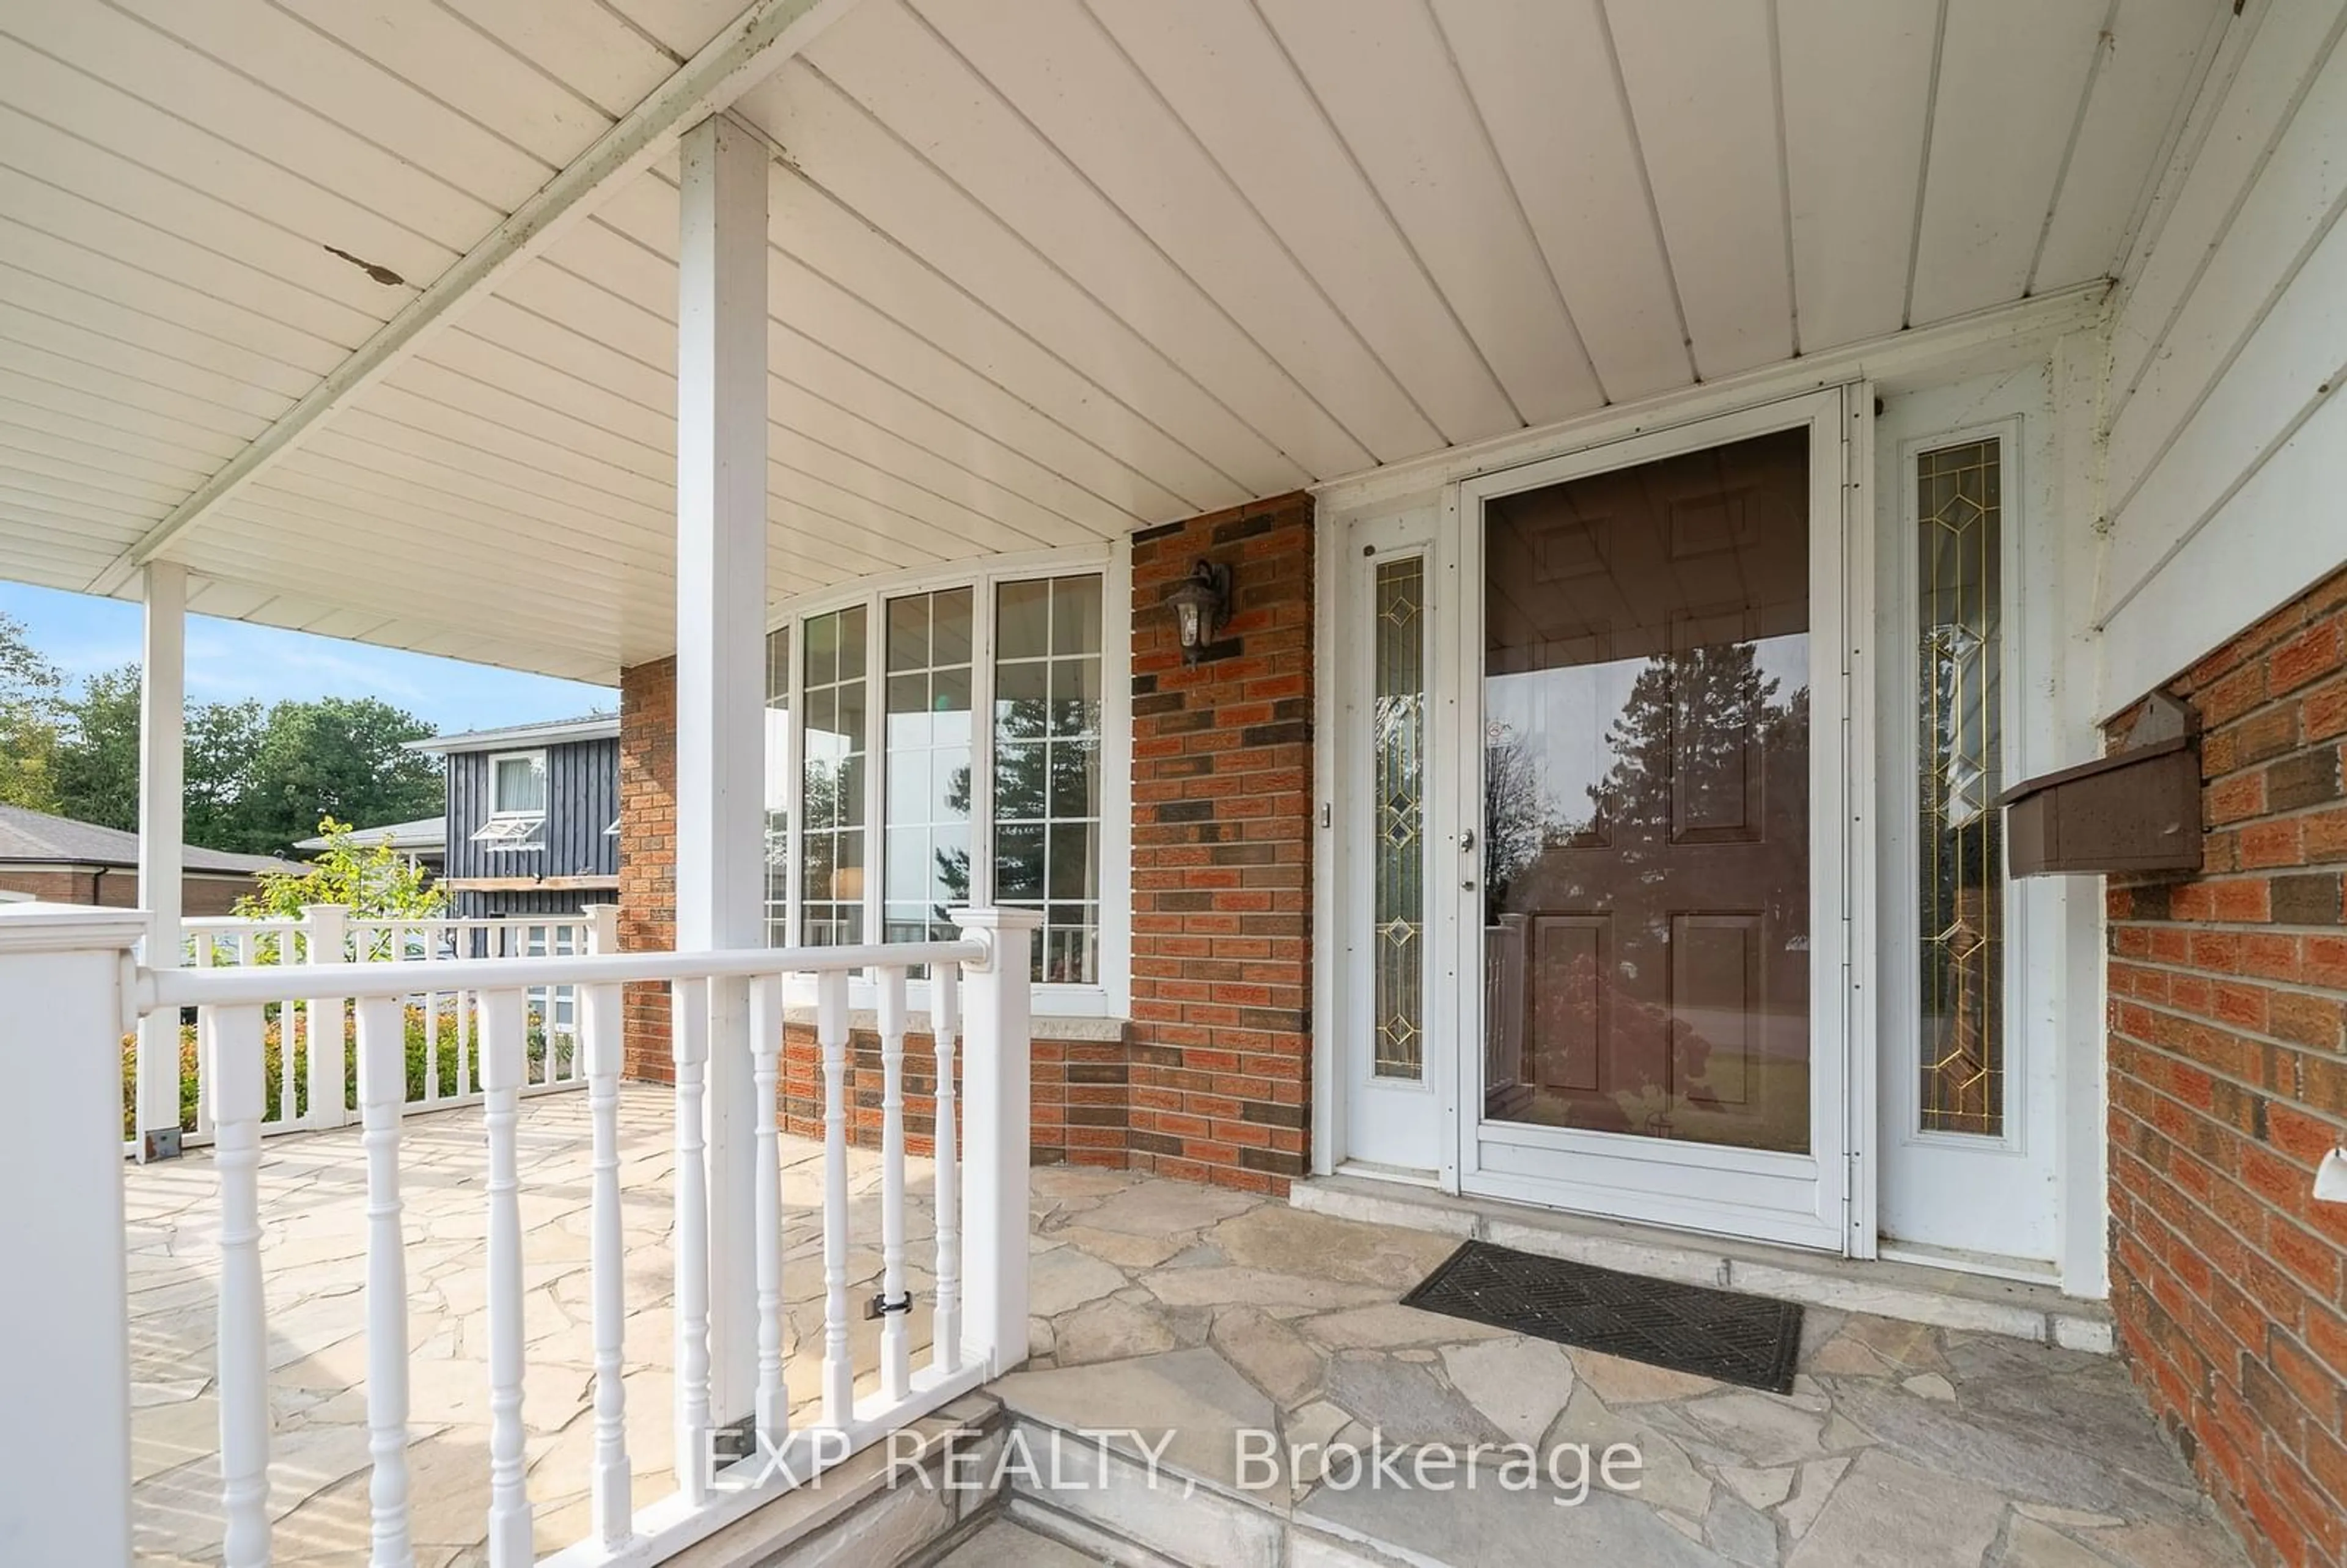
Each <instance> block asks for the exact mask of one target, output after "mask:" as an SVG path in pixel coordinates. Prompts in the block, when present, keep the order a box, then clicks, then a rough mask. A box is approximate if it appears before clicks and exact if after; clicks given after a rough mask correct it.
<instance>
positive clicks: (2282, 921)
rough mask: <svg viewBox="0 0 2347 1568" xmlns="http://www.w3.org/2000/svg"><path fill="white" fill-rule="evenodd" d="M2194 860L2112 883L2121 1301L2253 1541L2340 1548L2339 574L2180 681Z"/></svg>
mask: <svg viewBox="0 0 2347 1568" xmlns="http://www.w3.org/2000/svg"><path fill="white" fill-rule="evenodd" d="M2171 690H2173V691H2174V692H2176V693H2177V694H2178V695H2179V696H2181V697H2183V698H2185V699H2186V700H2187V701H2188V702H2193V703H2194V704H2195V706H2196V707H2198V710H2199V712H2200V713H2201V716H2202V722H2203V723H2205V724H2206V725H2207V726H2208V728H2207V733H2206V734H2205V735H2204V737H2203V741H2202V747H2201V771H2202V774H2203V775H2204V778H2205V781H2206V783H2205V785H2204V790H2203V794H2202V804H2203V818H2204V823H2205V826H2206V837H2205V839H2204V841H2203V842H2204V845H2205V855H2204V858H2203V864H2202V869H2201V871H2200V873H2199V875H2198V876H2194V877H2191V878H2189V879H2188V880H2184V881H2177V882H2158V883H2154V882H2132V883H2130V882H2126V881H2122V880H2118V879H2114V880H2113V882H2112V884H2111V886H2110V888H2109V891H2108V895H2107V896H2108V899H2109V911H2110V960H2109V963H2110V1144H2111V1148H2110V1196H2111V1275H2112V1280H2111V1286H2112V1305H2113V1307H2114V1308H2115V1309H2116V1313H2117V1317H2118V1328H2119V1340H2120V1345H2121V1348H2122V1350H2123V1352H2124V1353H2125V1354H2126V1356H2127V1358H2128V1361H2129V1362H2130V1364H2131V1365H2132V1366H2133V1368H2134V1369H2135V1371H2136V1374H2137V1381H2138V1382H2139V1383H2140V1384H2141V1385H2142V1387H2143V1389H2144V1392H2145V1395H2146V1396H2147V1398H2148V1399H2150V1401H2151V1404H2152V1408H2153V1409H2154V1410H2156V1411H2157V1413H2158V1415H2159V1417H2160V1419H2161V1421H2162V1423H2163V1424H2164V1425H2165V1426H2166V1427H2167V1428H2168V1430H2169V1431H2170V1432H2171V1433H2173V1434H2174V1435H2175V1437H2176V1439H2177V1441H2178V1444H2179V1445H2180V1446H2181V1448H2182V1449H2183V1450H2184V1452H2185V1454H2186V1455H2187V1457H2188V1458H2189V1459H2190V1460H2192V1462H2193V1465H2194V1467H2195V1468H2196V1469H2197V1470H2198V1471H2199V1474H2200V1477H2201V1479H2202V1480H2203V1481H2205V1482H2206V1483H2207V1485H2208V1487H2209V1491H2211V1493H2213V1494H2214V1495H2215V1497H2216V1498H2217V1501H2218V1502H2219V1505H2220V1506H2221V1507H2222V1508H2223V1509H2224V1511H2225V1512H2226V1513H2227V1515H2228V1516H2229V1518H2230V1519H2231V1520H2232V1522H2233V1523H2234V1524H2235V1526H2236V1527H2237V1528H2239V1530H2240V1531H2241V1532H2242V1534H2243V1535H2244V1537H2245V1538H2246V1539H2248V1541H2249V1542H2250V1547H2251V1550H2252V1553H2253V1554H2254V1555H2256V1556H2257V1557H2258V1558H2259V1559H2260V1561H2262V1562H2266V1563H2289V1564H2293V1565H2295V1564H2301V1563H2338V1562H2341V1561H2342V1550H2347V1426H2342V1421H2347V1294H2342V1292H2343V1291H2347V1275H2342V1254H2347V1206H2342V1205H2340V1204H2318V1203H2316V1202H2315V1201H2314V1198H2313V1195H2312V1188H2313V1183H2314V1167H2315V1164H2316V1163H2317V1162H2318V1161H2320V1160H2321V1157H2322V1154H2323V1152H2324V1151H2325V1150H2327V1149H2330V1148H2332V1146H2333V1145H2335V1144H2337V1143H2341V1142H2342V1141H2347V1054H2342V1042H2347V932H2342V930H2341V923H2340V909H2341V886H2340V877H2341V872H2342V865H2347V804H2341V764H2342V737H2347V573H2342V574H2341V575H2340V576H2338V577H2334V578H2333V579H2331V580H2330V581H2329V582H2327V583H2325V584H2323V585H2322V586H2321V587H2319V588H2317V589H2314V590H2313V591H2312V592H2311V593H2309V594H2308V595H2306V596H2305V597H2304V598H2303V599H2301V600H2299V601H2298V602H2296V603H2294V604H2292V605H2291V606H2289V607H2287V608H2286V609H2284V610H2280V611H2278V612H2276V613H2275V614H2273V615H2271V616H2269V617H2268V618H2267V619H2266V620H2263V621H2261V622H2260V623H2259V624H2258V625H2257V626H2255V627H2252V628H2251V629H2250V630H2248V631H2247V632H2245V633H2243V634H2242V635H2241V636H2240V637H2239V638H2238V639H2236V640H2235V641H2233V642H2232V643H2231V644H2229V646H2227V647H2225V648H2223V649H2221V650H2219V651H2218V652H2216V653H2214V654H2212V655H2210V656H2209V658H2207V659H2205V660H2203V661H2201V662H2200V663H2199V664H2198V665H2197V666H2195V667H2194V668H2193V669H2192V670H2191V671H2189V672H2188V674H2187V675H2186V676H2185V677H2184V678H2183V679H2182V680H2180V681H2178V682H2175V683H2174V685H2173V687H2172V688H2171Z"/></svg>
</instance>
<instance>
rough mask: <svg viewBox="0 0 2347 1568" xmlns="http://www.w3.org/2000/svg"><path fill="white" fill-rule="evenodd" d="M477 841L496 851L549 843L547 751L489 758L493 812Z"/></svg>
mask: <svg viewBox="0 0 2347 1568" xmlns="http://www.w3.org/2000/svg"><path fill="white" fill-rule="evenodd" d="M473 842H474V843H476V844H478V845H482V846H484V847H485V848H487V850H489V851H490V852H491V853H492V854H499V853H507V852H511V851H516V850H525V849H544V848H545V847H546V753H544V752H508V753H506V754H505V755H503V756H496V757H491V758H490V759H489V815H488V818H487V820H486V821H485V822H483V823H482V824H481V825H480V826H479V827H478V828H477V829H476V830H475V831H474V834H473Z"/></svg>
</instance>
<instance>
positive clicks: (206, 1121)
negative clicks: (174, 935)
mask: <svg viewBox="0 0 2347 1568" xmlns="http://www.w3.org/2000/svg"><path fill="white" fill-rule="evenodd" d="M195 941H196V960H195V962H194V963H193V964H192V965H190V968H199V969H212V968H219V967H220V938H219V937H218V935H216V934H215V933H212V932H210V931H204V932H200V933H198V934H197V936H196V938H195ZM173 1022H174V1024H176V1023H177V1022H178V1018H177V1015H174V1017H173ZM179 1039H180V1035H179V1030H178V1029H177V1028H174V1029H173V1030H172V1031H171V1041H172V1043H171V1049H172V1050H175V1051H176V1050H179ZM207 1054H209V1053H208V1052H207V1051H206V1050H205V1049H204V1045H203V1031H202V1029H201V1027H200V1026H199V1028H198V1030H197V1033H196V1132H197V1134H198V1135H199V1136H200V1137H207V1138H208V1137H210V1136H211V1131H212V1091H211V1084H210V1081H208V1080H207V1078H206V1076H205V1073H204V1058H205V1056H206V1055H207Z"/></svg>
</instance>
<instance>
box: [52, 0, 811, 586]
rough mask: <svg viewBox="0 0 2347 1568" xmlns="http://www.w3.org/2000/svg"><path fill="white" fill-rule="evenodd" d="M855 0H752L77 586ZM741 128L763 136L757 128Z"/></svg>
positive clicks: (369, 374)
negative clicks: (165, 513)
mask: <svg viewBox="0 0 2347 1568" xmlns="http://www.w3.org/2000/svg"><path fill="white" fill-rule="evenodd" d="M855 5H856V0H754V3H753V4H752V5H749V6H748V7H747V8H745V9H744V10H743V12H742V14H741V15H738V16H736V17H734V19H733V22H732V23H731V24H729V25H728V26H726V27H725V29H724V30H723V32H721V33H719V34H718V35H717V36H716V37H714V38H712V39H711V40H710V41H709V42H708V43H707V44H706V45H704V46H702V50H701V52H700V53H699V54H697V55H695V56H693V57H692V59H690V60H688V61H686V62H685V63H684V64H683V65H682V66H681V67H678V68H677V69H676V71H675V73H674V74H672V75H671V76H670V77H669V78H668V79H667V80H666V81H664V82H662V83H661V85H660V86H659V87H656V88H654V89H653V90H652V91H651V93H650V94H649V95H648V96H647V97H645V98H644V99H643V101H642V102H641V103H639V104H637V105H636V107H635V108H632V109H630V110H629V111H628V112H627V113H626V114H625V115H623V116H621V117H620V119H619V120H618V121H616V122H615V123H614V124H613V125H612V126H611V128H610V129H609V130H607V131H605V132H604V133H603V134H602V135H601V136H600V137H598V138H596V139H595V141H594V143H593V145H591V146H589V148H588V149H587V150H586V151H585V152H582V153H580V154H579V156H578V157H577V158H576V159H572V160H571V161H570V163H569V164H568V165H566V166H565V167H564V168H563V169H561V170H560V172H559V173H557V174H556V175H555V176H554V178H553V179H549V180H548V181H547V182H546V183H545V184H544V185H542V186H540V187H539V188H538V190H537V192H536V193H535V194H534V195H532V196H531V197H530V198H529V199H528V200H526V201H524V202H523V203H522V204H521V205H520V206H519V207H518V208H516V209H515V210H513V212H512V213H511V214H510V215H508V216H507V219H506V220H505V221H504V222H502V223H499V224H498V225H497V227H496V228H494V229H492V230H490V231H489V232H488V233H487V235H485V236H483V237H482V239H481V241H479V242H478V243H477V244H476V245H475V246H474V247H473V248H472V249H471V250H470V251H466V253H465V254H464V255H463V256H461V257H459V258H458V259H457V260H456V262H455V263H454V264H452V265H451V266H450V267H449V268H448V270H447V271H446V272H443V273H441V274H440V276H438V277H437V278H435V279H434V280H433V281H432V282H430V283H429V284H427V285H426V286H425V289H424V291H423V292H421V293H418V294H417V295H416V296H415V298H414V299H412V300H410V301H409V302H407V304H406V305H405V307H404V308H403V309H402V310H401V311H400V312H399V313H398V314H396V315H395V316H393V317H392V318H391V319H390V320H389V321H387V322H385V323H384V324H383V325H382V326H381V327H379V328H378V329H376V331H375V333H374V335H373V336H372V337H370V338H368V339H367V340H366V341H365V342H364V343H361V344H360V345H359V346H358V347H357V348H355V349H354V350H352V351H351V354H350V357H349V358H347V359H345V360H343V363H342V364H339V365H336V366H335V367H334V369H333V371H331V372H329V373H328V374H327V375H326V377H325V378H324V379H323V380H322V381H320V382H319V383H318V384H317V385H315V386H313V387H312V388H311V389H310V390H309V392H307V393H306V394H304V395H302V397H301V398H300V399H299V400H298V401H297V402H295V403H294V405H292V407H291V408H288V409H287V410H286V411H285V412H284V413H283V414H282V415H279V416H278V417H277V420H276V422H275V423H274V424H272V425H270V426H269V427H268V428H267V429H265V430H263V431H262V432H261V434H260V435H258V436H254V437H253V438H252V440H251V443H249V444H248V445H247V446H245V447H244V449H243V450H242V451H241V452H239V453H238V454H237V455H236V456H234V457H232V458H231V459H230V460H229V461H228V463H227V464H226V465H225V466H222V467H221V468H220V470H219V471H218V472H216V473H215V474H213V475H212V477H210V479H207V480H206V481H204V483H203V484H202V485H200V486H199V487H197V488H196V490H195V492H194V493H193V494H191V495H190V496H189V497H187V498H186V499H185V500H183V501H181V502H180V503H179V505H178V506H177V507H173V508H172V509H171V511H170V514H169V516H167V517H166V518H164V519H163V520H162V521H161V522H159V523H158V524H156V525H155V526H154V527H153V528H150V529H149V530H148V531H147V533H146V534H145V535H144V536H143V537H142V538H140V539H139V540H138V543H136V544H134V545H132V546H131V547H130V548H128V549H126V550H124V551H123V552H122V553H121V554H120V555H119V556H118V557H116V558H115V559H114V560H113V561H112V562H111V563H109V564H108V566H107V568H106V569H105V570H103V571H101V572H99V573H98V574H97V577H96V578H94V579H91V581H90V584H89V588H88V591H89V592H91V593H97V594H108V595H110V594H113V593H114V592H116V591H117V590H118V589H120V588H121V587H122V585H123V584H124V583H126V582H128V580H129V579H130V575H131V573H133V572H134V571H136V570H138V569H139V568H140V567H142V566H144V565H146V564H147V563H148V562H149V561H151V560H154V559H156V558H158V557H159V556H160V555H162V554H163V553H164V552H165V551H166V550H169V548H171V546H172V545H174V544H175V543H177V542H178V541H179V540H180V539H182V538H186V537H187V535H188V534H189V532H190V530H192V529H193V528H196V527H198V526H199V525H200V524H201V523H202V522H203V520H204V518H206V517H207V516H209V515H210V513H211V512H212V511H213V510H214V509H215V508H216V507H219V506H220V504H221V503H222V502H223V501H225V500H227V499H228V498H229V497H231V496H233V495H235V494H236V493H237V492H238V491H239V490H241V489H242V488H243V487H245V486H246V485H248V484H250V483H251V482H252V481H253V480H254V479H255V478H258V477H260V476H261V474H262V473H264V472H265V471H266V470H267V469H268V468H269V467H270V466H272V465H273V464H275V463H276V461H277V460H278V459H279V458H281V457H282V456H285V455H286V454H287V453H289V452H291V451H292V450H293V449H294V448H295V447H296V446H299V445H300V444H301V443H302V440H303V439H304V438H305V437H306V436H308V435H309V434H310V432H311V431H313V430H314V429H315V428H317V427H318V426H319V425H321V424H323V423H324V422H325V421H326V420H327V419H328V418H330V417H331V416H332V415H333V414H334V413H335V412H336V411H337V410H339V409H340V408H341V407H342V406H343V405H345V404H347V403H348V402H350V401H351V399H353V398H354V397H356V396H357V395H359V394H360V393H362V392H364V391H365V390H366V389H367V388H368V387H370V386H373V385H374V384H375V383H376V382H378V381H380V380H382V379H383V378H384V376H385V375H388V374H390V373H391V372H392V371H393V370H395V369H396V368H397V367H398V366H399V365H400V364H402V363H404V362H405V360H406V359H407V357H408V356H409V355H410V354H414V353H415V351H416V350H417V349H418V348H420V347H422V346H423V344H424V343H425V342H427V341H428V340H429V339H430V338H431V337H432V336H433V334H434V333H436V332H438V331H439V330H440V329H441V328H442V327H445V326H446V325H447V324H448V323H451V322H453V321H455V320H456V318H457V317H458V316H459V315H460V314H462V313H463V312H464V311H465V309H466V307H468V306H469V305H470V304H471V303H472V302H474V301H475V300H476V299H478V298H479V297H481V296H483V295H486V294H489V293H492V292H496V290H497V286H498V285H499V284H500V283H502V282H505V281H506V280H507V278H509V277H510V276H512V275H513V273H514V272H517V271H518V270H519V269H520V268H521V267H522V266H523V265H524V264H525V263H527V262H528V261H531V260H533V259H534V258H535V257H537V256H538V254H539V253H540V252H542V251H545V249H546V248H547V247H548V245H550V244H552V243H553V242H554V241H555V240H557V239H559V237H560V236H561V235H562V234H564V233H565V232H567V231H569V228H570V227H571V226H572V225H573V224H575V223H577V222H579V220H582V219H584V218H586V217H587V216H588V215H589V213H591V212H593V211H594V210H595V208H596V207H597V206H598V205H599V204H600V202H601V200H602V199H603V198H604V197H605V196H607V195H609V194H610V192H611V191H612V190H617V189H618V188H619V187H620V186H621V185H624V184H625V183H626V182H627V181H629V180H630V179H633V178H634V177H635V176H637V175H639V174H641V173H642V172H643V171H644V170H645V169H650V168H651V166H652V165H653V164H654V163H655V162H657V161H659V160H660V159H661V158H662V157H664V156H666V154H667V153H668V152H669V151H670V150H671V149H673V148H674V147H675V146H676V144H677V141H678V139H679V138H681V137H682V135H683V133H684V132H685V131H686V130H687V129H688V128H691V127H692V126H693V125H696V124H698V123H699V122H700V121H702V120H704V119H706V118H709V117H710V116H711V115H712V114H717V113H721V112H723V110H724V109H725V108H727V107H728V106H730V105H731V104H732V103H733V101H734V100H735V99H736V98H738V97H741V96H742V95H743V93H745V92H747V91H749V89H750V88H751V87H754V86H756V85H757V84H758V83H759V82H761V81H763V80H764V79H765V78H766V77H768V76H770V75H772V74H773V73H774V71H776V70H779V69H780V68H781V67H782V66H783V64H784V62H785V61H787V60H788V59H790V58H791V57H792V56H794V55H796V54H798V53H799V52H800V51H801V50H803V49H805V47H806V46H808V45H809V44H810V43H812V42H814V41H815V38H816V37H817V36H819V35H820V34H821V33H822V32H823V31H824V29H825V28H826V27H828V26H831V24H832V23H834V22H835V21H837V20H838V19H839V18H840V17H841V16H842V15H846V13H847V12H848V11H849V10H851V9H852V8H853V7H854V6H855ZM750 134H752V135H753V136H755V137H756V138H757V139H758V140H759V141H760V142H761V143H764V142H765V138H764V136H763V135H759V134H758V133H756V132H754V131H753V132H751V133H750Z"/></svg>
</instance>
